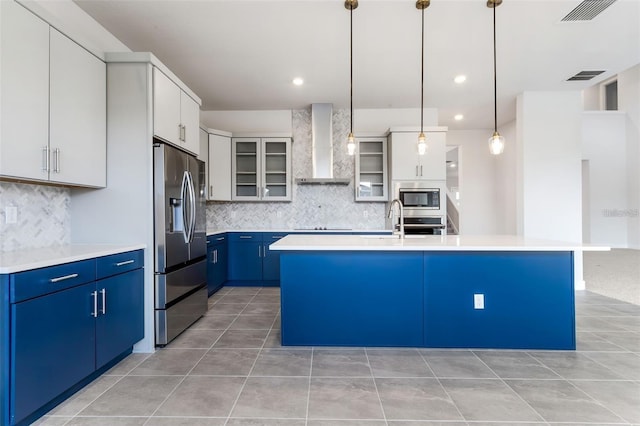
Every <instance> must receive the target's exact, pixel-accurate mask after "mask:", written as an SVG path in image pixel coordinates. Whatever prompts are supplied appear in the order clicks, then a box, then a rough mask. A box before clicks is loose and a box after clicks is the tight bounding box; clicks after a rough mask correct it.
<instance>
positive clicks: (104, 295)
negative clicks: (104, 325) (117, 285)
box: [100, 288, 107, 315]
mask: <svg viewBox="0 0 640 426" xmlns="http://www.w3.org/2000/svg"><path fill="white" fill-rule="evenodd" d="M100 294H102V315H105V314H106V313H107V289H105V288H103V289H102V290H100Z"/></svg>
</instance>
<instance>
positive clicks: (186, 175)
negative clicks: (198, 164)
mask: <svg viewBox="0 0 640 426" xmlns="http://www.w3.org/2000/svg"><path fill="white" fill-rule="evenodd" d="M188 188H189V172H187V171H185V172H184V174H183V175H182V186H181V188H180V196H181V197H182V199H183V200H186V199H187V193H188V191H189V189H188ZM184 204H186V203H183V206H182V235H183V236H184V242H185V243H189V229H190V228H188V226H191V224H190V223H188V222H187V217H186V214H187V209H186V208H185V207H186V206H185V205H184Z"/></svg>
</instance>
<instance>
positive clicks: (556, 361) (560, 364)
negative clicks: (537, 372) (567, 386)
mask: <svg viewBox="0 0 640 426" xmlns="http://www.w3.org/2000/svg"><path fill="white" fill-rule="evenodd" d="M531 355H532V356H533V357H534V358H536V359H537V360H538V361H540V362H541V363H542V364H544V365H545V366H547V367H549V368H550V369H552V370H553V371H554V372H556V373H557V374H559V375H560V376H561V377H563V378H565V379H602V380H614V379H623V377H622V376H620V375H619V374H617V373H615V372H613V371H612V370H610V369H609V368H607V367H605V366H603V365H601V364H598V363H597V362H595V361H594V360H592V359H591V358H589V357H588V356H587V355H586V354H585V353H582V352H558V351H555V352H551V351H550V352H531Z"/></svg>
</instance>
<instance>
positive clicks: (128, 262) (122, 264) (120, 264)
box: [116, 259, 135, 266]
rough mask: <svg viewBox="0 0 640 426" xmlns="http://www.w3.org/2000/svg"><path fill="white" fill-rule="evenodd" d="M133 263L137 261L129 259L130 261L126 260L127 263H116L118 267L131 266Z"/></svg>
mask: <svg viewBox="0 0 640 426" xmlns="http://www.w3.org/2000/svg"><path fill="white" fill-rule="evenodd" d="M133 262H135V260H133V259H129V260H125V261H123V262H118V263H116V266H124V265H129V264H130V263H133Z"/></svg>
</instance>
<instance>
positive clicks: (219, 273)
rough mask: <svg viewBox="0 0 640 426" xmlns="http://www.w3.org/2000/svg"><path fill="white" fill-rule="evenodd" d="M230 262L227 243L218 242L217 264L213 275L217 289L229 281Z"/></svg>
mask: <svg viewBox="0 0 640 426" xmlns="http://www.w3.org/2000/svg"><path fill="white" fill-rule="evenodd" d="M228 264H229V252H228V250H227V243H226V242H224V243H218V244H216V264H215V273H214V277H213V284H214V287H215V291H217V290H219V289H220V288H221V287H222V286H223V285H224V283H225V282H226V281H227V269H228Z"/></svg>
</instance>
